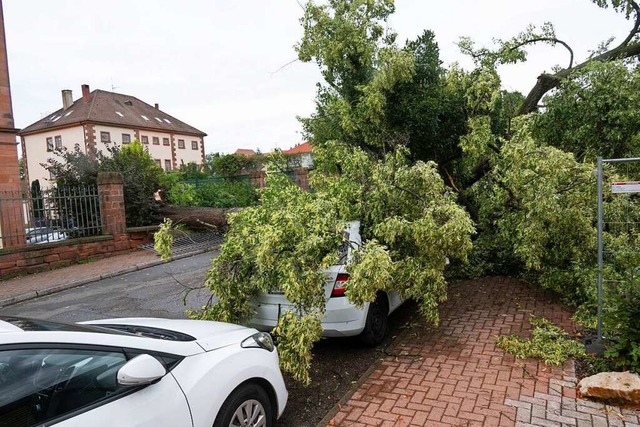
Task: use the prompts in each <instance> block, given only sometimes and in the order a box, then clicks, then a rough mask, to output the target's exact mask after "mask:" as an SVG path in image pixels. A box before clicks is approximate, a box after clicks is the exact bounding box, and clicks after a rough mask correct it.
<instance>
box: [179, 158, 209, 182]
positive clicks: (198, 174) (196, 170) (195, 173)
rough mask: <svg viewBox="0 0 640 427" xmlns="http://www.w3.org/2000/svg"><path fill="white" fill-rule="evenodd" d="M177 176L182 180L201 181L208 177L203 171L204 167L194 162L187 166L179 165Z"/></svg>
mask: <svg viewBox="0 0 640 427" xmlns="http://www.w3.org/2000/svg"><path fill="white" fill-rule="evenodd" d="M178 174H179V175H180V178H182V179H202V178H206V177H207V176H209V175H208V174H207V173H206V172H205V171H204V167H203V166H201V165H199V164H197V163H196V162H189V163H187V164H182V165H180V169H178Z"/></svg>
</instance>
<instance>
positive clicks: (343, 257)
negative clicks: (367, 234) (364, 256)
mask: <svg viewBox="0 0 640 427" xmlns="http://www.w3.org/2000/svg"><path fill="white" fill-rule="evenodd" d="M350 237H351V236H350V234H349V232H348V231H345V232H343V233H342V243H341V244H340V247H339V248H338V265H343V264H345V263H346V262H347V255H349V247H350V245H351V242H349V238H350Z"/></svg>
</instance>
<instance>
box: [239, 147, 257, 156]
mask: <svg viewBox="0 0 640 427" xmlns="http://www.w3.org/2000/svg"><path fill="white" fill-rule="evenodd" d="M234 154H239V155H241V156H247V157H253V156H255V155H256V152H255V151H253V150H251V149H249V148H238V149H237V150H236V152H235V153H234Z"/></svg>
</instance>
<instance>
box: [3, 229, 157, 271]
mask: <svg viewBox="0 0 640 427" xmlns="http://www.w3.org/2000/svg"><path fill="white" fill-rule="evenodd" d="M152 240H153V234H152V232H151V230H140V231H130V232H127V233H124V234H120V235H119V236H117V237H114V236H95V237H84V238H81V239H73V240H69V241H63V242H56V243H45V244H40V245H32V246H27V247H23V248H14V249H5V250H2V251H0V278H2V279H6V278H9V277H15V276H20V275H23V274H29V273H38V272H41V271H46V270H51V269H54V268H59V267H64V266H67V265H70V264H76V263H78V262H82V261H86V260H89V259H100V258H107V257H110V256H113V255H119V254H123V253H127V252H129V251H132V250H135V249H137V247H138V246H140V245H142V244H145V243H149V242H151V241H152Z"/></svg>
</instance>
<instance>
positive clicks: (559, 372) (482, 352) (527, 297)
mask: <svg viewBox="0 0 640 427" xmlns="http://www.w3.org/2000/svg"><path fill="white" fill-rule="evenodd" d="M530 314H534V315H536V316H544V317H546V318H548V319H550V320H551V321H553V322H554V323H556V324H559V325H562V326H563V327H565V328H566V329H567V330H571V329H572V328H573V326H574V325H573V324H572V323H571V321H570V316H571V311H570V310H568V309H567V308H566V307H565V306H563V305H562V304H560V303H558V301H557V299H556V298H555V297H554V296H553V295H552V294H551V293H548V292H545V291H543V290H541V289H539V288H536V287H532V286H528V285H526V284H524V283H522V282H519V281H517V280H514V279H508V278H485V279H481V280H475V281H466V282H463V283H459V284H456V285H452V286H451V288H450V290H449V300H448V301H447V302H446V303H445V304H443V306H442V308H441V324H440V327H439V328H437V329H434V328H427V327H424V326H420V325H414V326H412V327H411V328H410V329H409V330H408V331H407V333H405V334H404V335H403V337H402V338H401V339H400V340H399V342H397V343H395V344H394V345H393V347H392V348H390V349H389V351H388V353H387V354H388V355H387V356H386V357H385V358H384V359H383V360H382V362H381V363H380V364H379V366H378V367H377V368H376V369H375V370H374V372H373V373H372V374H371V375H370V376H369V377H368V378H367V379H366V380H365V381H364V383H363V384H362V385H361V386H360V387H359V388H358V390H357V391H356V392H355V393H354V394H353V395H352V396H351V397H350V398H349V400H348V401H347V403H346V404H345V405H342V406H340V407H339V408H338V409H339V410H338V411H337V413H336V415H335V416H334V417H333V418H332V419H331V421H330V422H329V425H330V426H353V427H355V426H515V425H518V426H531V425H535V426H563V425H574V426H576V425H577V426H582V425H584V426H586V425H604V426H607V425H611V426H616V425H626V426H636V425H638V424H636V423H638V418H637V415H638V414H637V413H636V412H633V411H624V410H620V409H619V408H612V407H608V406H607V407H605V406H604V405H600V404H595V403H592V402H587V401H584V400H576V398H575V369H574V365H573V362H572V361H569V362H567V363H566V364H565V366H564V367H561V368H550V367H547V366H545V365H544V364H543V363H542V362H538V361H536V360H531V359H527V360H516V359H515V358H514V357H513V356H512V355H510V354H507V353H505V352H504V351H503V350H501V349H499V348H497V347H496V345H495V340H496V338H497V337H498V336H500V335H507V334H518V335H521V336H526V335H527V334H528V333H529V331H530V329H531V325H530V323H529V316H530Z"/></svg>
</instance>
